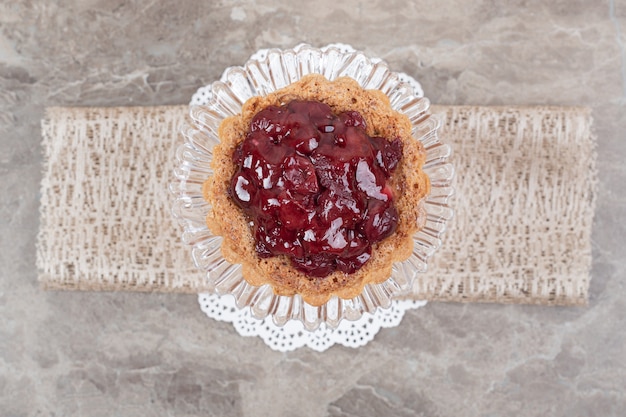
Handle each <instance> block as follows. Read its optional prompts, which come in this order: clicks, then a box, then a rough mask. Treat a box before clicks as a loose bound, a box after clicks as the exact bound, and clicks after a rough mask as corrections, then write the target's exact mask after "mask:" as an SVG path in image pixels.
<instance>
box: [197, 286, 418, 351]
mask: <svg viewBox="0 0 626 417" xmlns="http://www.w3.org/2000/svg"><path fill="white" fill-rule="evenodd" d="M198 302H199V303H200V308H201V309H202V311H204V313H205V314H206V315H207V316H209V317H210V318H212V319H215V320H218V321H225V322H228V323H232V324H233V327H234V328H235V330H237V332H238V333H239V334H240V335H241V336H258V337H260V338H261V340H263V342H265V344H266V345H268V346H269V347H270V348H272V349H273V350H277V351H280V352H289V351H292V350H295V349H298V348H300V347H303V346H307V347H309V348H311V349H313V350H316V351H318V352H323V351H325V350H326V349H328V348H329V347H331V346H333V345H334V344H340V345H343V346H346V347H351V348H358V347H361V346H365V345H366V344H367V343H369V342H370V341H371V340H372V339H374V336H376V334H377V333H378V331H379V330H380V329H381V328H387V327H395V326H397V325H399V324H400V322H401V321H402V318H403V317H404V313H405V312H406V311H407V310H412V309H416V308H419V307H423V306H424V305H426V301H415V300H395V301H393V302H392V304H391V307H390V308H388V309H384V310H383V309H380V308H379V309H378V310H376V312H375V313H374V314H368V313H366V314H365V315H364V316H363V317H361V318H360V319H359V320H356V321H349V320H342V321H341V322H340V323H339V325H338V326H337V328H335V329H331V328H329V327H328V326H326V325H325V324H324V323H322V324H321V325H320V327H319V328H318V329H317V330H314V331H312V332H310V331H308V330H306V329H305V328H304V325H303V324H302V322H301V321H297V320H291V321H288V322H287V323H286V324H285V325H284V326H282V327H279V326H277V325H276V324H274V322H273V321H272V319H271V317H267V318H265V319H263V320H259V319H256V318H254V317H252V314H251V312H250V308H249V307H247V308H243V309H239V308H238V307H237V305H236V304H235V298H234V297H233V296H232V295H217V294H208V293H202V294H199V295H198Z"/></svg>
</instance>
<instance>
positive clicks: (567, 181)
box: [37, 106, 595, 305]
mask: <svg viewBox="0 0 626 417" xmlns="http://www.w3.org/2000/svg"><path fill="white" fill-rule="evenodd" d="M432 112H433V113H436V114H440V115H441V119H442V128H441V131H440V137H441V141H442V142H444V143H447V144H450V145H451V146H452V148H453V151H454V155H453V157H452V159H451V161H452V163H453V164H454V165H455V168H456V171H457V177H456V180H455V189H456V196H455V198H454V201H453V203H452V205H453V207H454V208H455V218H454V219H453V220H452V221H451V223H450V227H449V229H448V231H447V232H446V234H445V236H444V242H443V245H442V247H441V248H440V249H439V251H438V252H437V253H436V254H435V256H434V257H433V258H432V260H431V262H430V266H429V271H428V272H427V273H425V274H421V275H420V276H419V277H418V279H417V280H416V281H415V285H414V287H413V294H412V295H411V296H412V297H413V298H415V299H428V300H445V301H485V302H505V303H533V304H563V305H574V304H585V303H586V301H587V292H588V287H589V279H590V275H589V274H590V267H591V226H592V220H593V212H594V201H595V191H594V187H595V166H594V164H595V151H594V146H595V142H594V137H593V135H592V134H591V116H590V112H589V110H588V109H584V108H563V107H479V106H473V107H470V106H433V108H432ZM186 114H187V107H186V106H166V107H122V108H49V109H48V110H47V113H46V117H45V119H44V120H43V122H42V128H43V149H44V158H45V164H44V172H43V179H42V184H41V224H40V232H39V236H38V247H37V266H38V269H39V281H40V283H41V285H42V287H43V288H45V289H61V290H94V291H119V290H124V291H160V292H190V293H195V292H202V291H203V290H206V288H205V287H204V284H203V274H202V273H201V272H199V271H198V270H196V269H195V268H194V266H193V262H192V260H191V256H190V250H189V248H188V247H186V246H185V245H184V244H183V243H182V241H181V233H182V230H181V229H180V228H179V226H178V225H177V224H176V223H175V222H174V221H173V220H172V217H171V215H170V211H169V209H170V197H169V195H168V191H167V186H168V183H169V182H170V181H171V180H172V170H173V169H174V165H175V163H174V155H175V152H176V148H177V147H178V145H179V144H180V143H181V140H182V139H181V138H180V137H179V134H178V128H179V126H180V124H181V122H182V121H183V120H184V118H185V117H186Z"/></svg>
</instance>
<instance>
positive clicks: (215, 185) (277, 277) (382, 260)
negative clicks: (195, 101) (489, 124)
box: [203, 74, 430, 305]
mask: <svg viewBox="0 0 626 417" xmlns="http://www.w3.org/2000/svg"><path fill="white" fill-rule="evenodd" d="M294 99H300V100H317V101H321V102H324V103H326V104H327V105H329V106H330V107H331V108H332V109H333V112H334V113H335V114H339V113H341V112H343V111H347V110H356V111H358V112H359V113H361V115H362V116H363V118H364V119H365V122H366V124H367V133H368V135H370V136H382V137H385V138H387V139H390V140H391V139H395V138H400V139H401V140H402V142H403V156H402V159H401V161H400V163H399V164H398V166H397V168H396V170H395V172H394V174H393V175H392V176H391V178H390V179H389V181H390V184H391V187H392V190H393V192H394V199H395V204H396V208H397V210H398V214H399V220H398V227H397V229H396V232H395V233H394V234H393V235H392V236H390V237H388V238H387V239H385V240H383V241H381V242H379V243H377V244H375V245H373V247H372V257H371V258H370V260H369V261H368V262H367V263H365V265H363V266H362V267H361V268H360V269H359V270H357V271H356V272H354V273H353V274H345V273H343V272H340V271H335V272H333V273H332V274H330V275H328V276H327V277H325V278H311V277H309V276H307V275H305V274H303V273H302V272H299V271H297V270H296V269H295V268H293V267H292V266H291V264H290V261H289V259H288V258H286V257H284V256H278V257H272V258H265V259H262V258H259V257H258V256H257V254H256V252H255V249H254V246H255V245H254V238H253V236H252V232H251V229H250V226H249V224H248V223H249V220H248V219H247V218H246V216H245V215H244V214H243V212H242V211H241V210H240V209H239V208H238V207H237V206H236V205H235V204H234V203H233V201H232V200H231V199H230V198H229V197H228V191H227V190H228V186H229V182H230V178H231V177H232V176H233V174H234V172H235V169H236V167H235V165H234V164H233V162H232V158H231V156H232V154H233V151H234V150H235V148H236V146H237V145H238V144H239V143H240V142H241V141H243V140H244V139H245V137H246V134H247V132H248V129H249V125H250V121H251V120H252V118H253V116H254V115H255V114H257V113H258V112H259V111H261V110H262V109H264V108H266V107H268V106H271V105H282V104H286V103H288V102H290V101H292V100H294ZM219 137H220V141H221V142H220V144H219V145H217V146H215V148H214V149H213V161H212V168H213V171H214V174H213V176H211V177H210V178H209V179H208V180H207V181H206V182H205V183H204V188H203V190H204V197H205V199H206V200H207V201H208V202H209V203H210V204H211V211H210V213H209V214H208V216H207V225H208V227H209V229H210V230H211V231H212V232H213V233H214V234H216V235H220V236H223V238H224V240H223V243H222V254H223V255H224V258H226V260H228V261H229V262H231V263H240V264H242V271H243V276H244V278H245V279H246V280H247V281H248V282H249V283H250V284H252V285H263V284H270V285H271V286H272V287H273V289H274V292H275V293H276V294H279V295H294V294H300V295H301V296H302V297H303V299H304V300H305V301H306V302H307V303H309V304H312V305H321V304H323V303H325V302H326V301H327V300H328V299H329V298H330V297H331V296H332V295H337V296H339V297H340V298H345V299H349V298H353V297H356V296H357V295H358V294H360V293H361V291H362V290H363V286H364V285H365V284H369V283H380V282H383V281H385V280H386V279H387V278H388V277H389V276H390V275H391V267H392V264H393V263H394V262H398V261H402V260H405V259H406V258H408V257H409V256H410V254H411V251H412V250H413V240H412V236H413V235H414V234H415V232H416V231H417V230H418V228H419V225H418V224H417V219H418V216H419V214H420V213H419V210H420V208H419V202H420V201H421V200H422V199H423V198H424V197H425V196H426V195H427V193H428V192H429V191H430V182H429V180H428V177H427V176H426V174H425V173H424V172H423V171H422V166H423V164H424V161H425V151H424V149H423V145H422V144H421V143H420V142H419V141H417V140H415V139H413V137H412V136H411V122H410V121H409V119H408V118H407V117H406V116H405V115H403V114H400V113H398V112H396V111H394V110H393V109H392V108H391V106H390V105H389V99H388V98H387V96H386V95H385V94H384V93H382V92H381V91H378V90H364V89H362V88H361V87H360V86H359V85H358V83H357V82H356V81H354V80H353V79H351V78H347V77H343V78H339V79H337V80H335V81H332V82H330V81H328V80H326V78H324V77H323V76H321V75H317V74H312V75H308V76H305V77H303V78H302V79H301V80H299V81H297V82H295V83H293V84H291V85H289V86H287V87H285V88H283V89H281V90H278V91H276V92H274V93H271V94H269V95H267V96H263V97H261V96H258V97H253V98H251V99H249V100H248V101H247V102H246V103H245V104H244V106H243V109H242V113H241V114H240V115H237V116H233V117H230V118H227V119H226V120H224V121H223V122H222V124H221V125H220V129H219Z"/></svg>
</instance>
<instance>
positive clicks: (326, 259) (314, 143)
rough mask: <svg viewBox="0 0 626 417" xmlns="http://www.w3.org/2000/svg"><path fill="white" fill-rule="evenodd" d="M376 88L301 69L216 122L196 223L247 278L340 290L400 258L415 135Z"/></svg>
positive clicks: (404, 253) (412, 187)
mask: <svg viewBox="0 0 626 417" xmlns="http://www.w3.org/2000/svg"><path fill="white" fill-rule="evenodd" d="M411 128H412V127H411V122H410V121H409V119H408V118H407V117H406V116H405V115H403V114H401V113H399V112H397V111H395V110H393V109H392V108H391V106H390V104H389V99H388V98H387V96H386V95H385V94H384V93H382V92H381V91H378V90H365V89H363V88H362V87H361V86H360V85H359V84H358V83H357V82H356V81H354V80H353V79H351V78H348V77H341V78H338V79H336V80H333V81H328V80H327V79H326V78H324V77H323V76H322V75H318V74H310V75H306V76H304V77H302V78H301V79H300V80H299V81H297V82H294V83H293V84H290V85H288V86H287V87H284V88H282V89H279V90H276V91H274V92H272V93H269V94H267V95H264V96H256V97H252V98H250V99H249V100H247V101H246V103H245V104H244V106H243V108H242V111H241V113H240V114H238V115H236V116H232V117H229V118H227V119H225V120H224V121H223V122H222V123H221V125H220V127H219V139H220V143H219V144H218V145H216V146H215V147H214V149H213V160H212V162H211V164H212V170H213V175H212V176H211V177H209V178H208V179H207V180H206V182H205V183H204V186H203V194H204V198H205V199H206V200H207V201H208V203H209V205H210V207H211V208H210V211H209V213H208V215H207V218H206V222H207V226H208V227H209V229H210V230H211V232H212V233H214V234H215V235H219V236H222V237H223V242H222V254H223V256H224V258H225V259H226V260H228V261H229V262H231V263H238V264H241V265H242V274H243V277H244V278H245V280H246V281H248V283H250V284H252V285H255V286H260V285H264V284H269V285H270V286H271V287H272V288H273V290H274V292H275V293H276V294H278V295H286V296H291V295H295V294H300V295H301V296H302V298H303V300H304V301H305V302H307V303H309V304H311V305H314V306H319V305H322V304H324V303H325V302H326V301H328V299H329V298H330V297H331V296H334V295H336V296H338V297H340V298H344V299H350V298H353V297H355V296H357V295H358V294H359V293H360V292H361V291H362V290H363V287H364V285H366V284H376V283H380V282H383V281H385V280H386V279H387V278H388V277H389V276H390V274H391V268H392V265H393V263H394V262H399V261H403V260H405V259H406V258H408V257H409V256H410V254H411V252H412V250H413V240H412V237H413V235H414V234H415V233H416V232H417V231H418V230H419V229H420V227H422V226H423V225H422V224H420V222H419V220H418V219H423V217H424V216H423V213H421V212H420V211H421V210H422V208H421V207H422V205H421V204H420V202H421V201H422V200H423V199H424V198H425V197H426V196H427V194H428V193H429V190H430V182H429V179H428V177H427V175H426V174H425V173H424V171H423V170H422V167H423V165H424V161H425V156H426V155H425V151H424V148H423V145H422V143H421V142H419V141H418V140H416V139H414V138H413V136H412V134H411Z"/></svg>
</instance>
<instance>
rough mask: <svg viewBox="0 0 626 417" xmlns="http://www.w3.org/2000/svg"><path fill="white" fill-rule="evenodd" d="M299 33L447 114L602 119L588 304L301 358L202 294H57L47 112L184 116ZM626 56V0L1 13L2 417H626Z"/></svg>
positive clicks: (471, 312)
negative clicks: (385, 67)
mask: <svg viewBox="0 0 626 417" xmlns="http://www.w3.org/2000/svg"><path fill="white" fill-rule="evenodd" d="M502 3H506V5H504V4H502ZM301 41H306V42H308V43H311V44H314V45H323V44H326V43H330V42H345V43H350V44H352V45H353V46H355V47H357V48H359V49H363V50H365V51H366V52H368V53H370V54H372V55H376V56H380V57H382V58H384V59H386V60H388V61H389V63H390V64H391V66H392V67H393V69H395V70H398V71H404V72H407V73H408V74H410V75H412V76H415V77H416V78H417V79H418V80H420V81H421V82H422V84H423V87H424V89H425V91H426V94H427V96H429V97H430V98H431V99H432V101H433V102H435V103H439V104H528V105H533V104H554V105H589V106H591V107H592V108H593V112H594V118H595V132H596V134H597V137H598V162H599V173H600V184H599V194H598V204H597V214H596V218H595V223H594V230H593V258H594V259H593V270H592V275H593V278H592V281H591V289H590V293H591V295H590V304H589V306H588V307H587V308H558V307H536V306H503V305H463V304H445V303H431V304H429V305H428V306H427V307H425V308H423V309H420V310H417V311H414V312H410V313H409V314H407V316H406V317H405V319H404V321H403V323H402V324H401V326H400V327H397V328H394V329H387V330H383V331H381V332H380V333H379V334H378V336H377V337H376V339H375V340H374V341H373V342H372V343H370V344H369V345H367V346H366V347H364V348H362V349H359V350H352V349H348V348H343V347H334V348H332V349H330V350H329V351H327V352H325V353H323V354H318V353H315V352H313V351H311V350H307V349H302V350H299V351H296V352H292V353H287V354H283V353H277V352H273V351H271V350H269V349H268V348H267V347H266V346H265V345H264V344H263V342H262V341H260V340H258V339H254V338H242V337H240V336H238V334H237V333H236V332H235V331H234V330H233V328H232V326H230V325H229V324H225V323H219V322H214V321H212V320H209V319H208V318H206V317H205V316H204V315H203V314H202V313H201V312H200V310H199V308H198V304H197V302H196V297H195V296H191V295H163V294H122V293H117V294H111V293H76V292H74V293H72V292H44V291H41V290H40V289H39V288H38V285H37V281H36V279H37V271H36V268H35V264H34V260H35V238H36V233H37V228H38V217H39V215H38V209H39V195H38V193H39V181H40V179H41V162H42V155H41V147H40V132H39V121H40V119H41V118H42V116H43V111H44V108H45V107H46V106H51V105H55V106H58V105H64V106H88V105H96V106H113V105H157V104H180V103H186V102H187V101H188V100H189V98H190V96H191V94H192V93H193V92H194V91H195V90H196V89H197V88H198V87H200V86H202V85H204V84H207V83H209V82H210V81H212V80H214V79H215V78H216V77H218V76H219V75H220V74H221V72H222V70H223V69H224V68H225V67H226V66H229V65H232V64H240V63H242V62H243V61H244V60H245V59H246V58H247V57H248V56H249V55H250V54H251V53H252V52H254V51H255V50H256V49H257V48H261V47H269V46H279V47H281V46H284V47H286V46H293V45H294V44H296V43H299V42H301ZM625 45H626V1H624V0H622V1H593V2H591V1H584V0H574V1H565V0H557V1H550V2H548V1H546V2H541V1H536V0H528V1H519V0H516V1H511V2H496V1H493V0H479V1H474V2H466V1H462V0H443V1H438V2H406V1H401V0H384V1H383V0H379V1H358V0H344V1H336V0H335V1H330V0H319V1H310V2H284V3H281V2H277V1H270V0H258V1H255V2H243V1H235V0H221V1H214V2H209V1H206V2H189V1H182V0H177V1H174V0H172V1H148V0H145V1H125V0H114V1H104V0H83V1H78V0H74V1H71V0H67V1H59V2H46V1H36V0H34V1H27V0H16V1H10V0H1V1H0V149H1V152H0V195H1V196H2V197H1V198H0V276H1V281H0V317H1V319H0V323H1V325H0V415H1V416H66V415H68V416H164V415H171V416H195V415H211V416H212V415H230V416H257V415H258V416H263V415H272V416H357V415H358V416H383V415H384V416H415V415H418V416H419V415H421V416H510V415H515V416H547V415H550V416H591V415H596V416H623V415H625V413H626V411H625V410H626V397H625V395H624V387H625V386H626V348H625V344H626V300H625V295H626V290H625V288H624V274H625V271H624V269H625V267H626V251H625V249H624V244H625V243H626V238H625V233H626V231H625V228H624V220H625V219H626V208H625V207H626V198H625V197H624V193H625V192H626V186H625V184H626V165H625V164H624V158H626V141H625V138H624V132H625V131H626V115H625V110H626V105H625V103H626V49H625Z"/></svg>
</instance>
